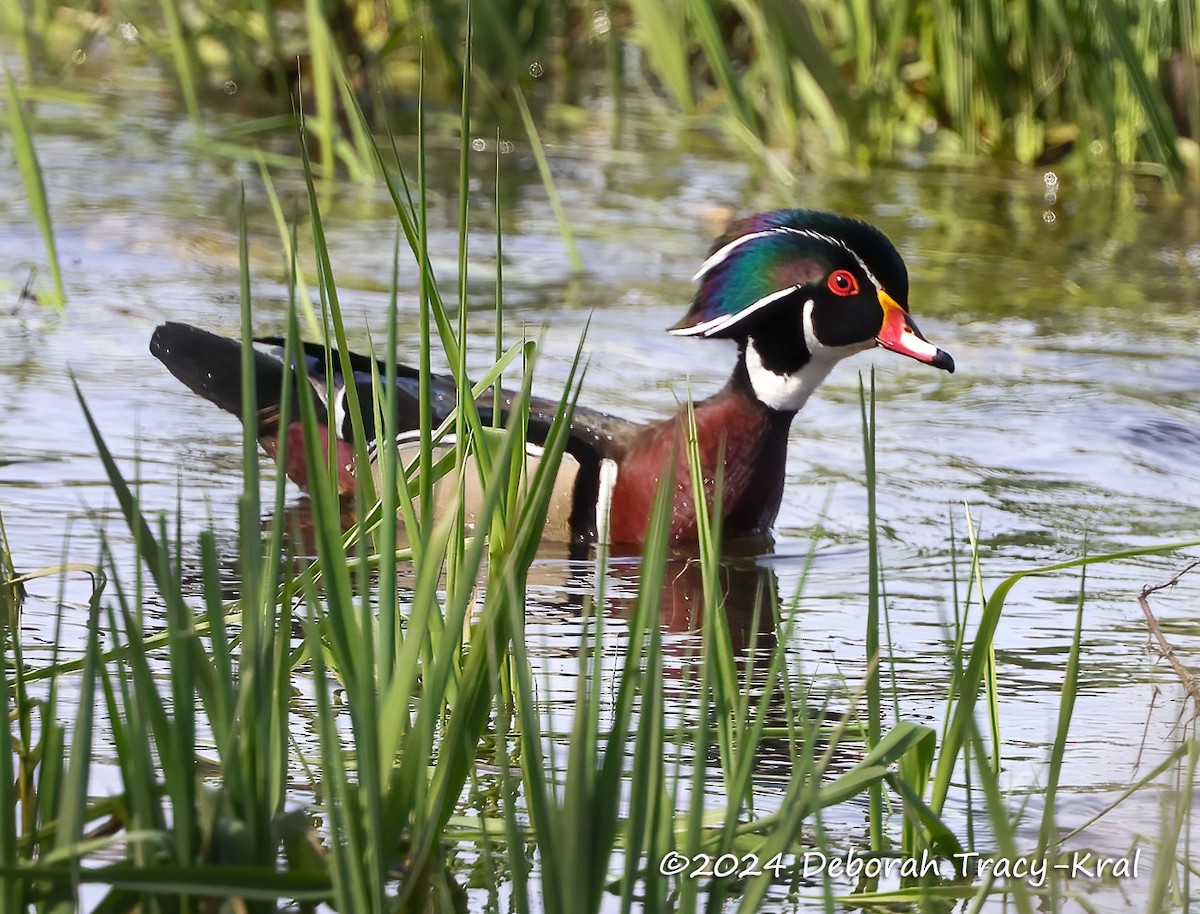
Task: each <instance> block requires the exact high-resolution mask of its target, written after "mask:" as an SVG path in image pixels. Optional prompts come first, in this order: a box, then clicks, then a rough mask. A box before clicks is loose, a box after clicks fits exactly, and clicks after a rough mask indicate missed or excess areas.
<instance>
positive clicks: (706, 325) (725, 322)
mask: <svg viewBox="0 0 1200 914" xmlns="http://www.w3.org/2000/svg"><path fill="white" fill-rule="evenodd" d="M799 288H800V287H799V286H788V287H787V288H786V289H780V290H778V291H777V292H772V293H771V294H770V295H764V296H763V297H762V298H760V299H759V300H758V301H756V302H754V303H753V304H751V305H748V306H747V307H745V308H743V309H742V310H741V311H738V312H737V313H735V314H722V315H721V316H720V317H714V318H713V319H712V320H707V321H704V322H703V323H701V324H696V326H694V327H680V328H679V329H678V330H671V331H669V332H670V333H674V334H675V335H676V336H712V335H713V334H714V333H716V332H717V331H718V330H724V329H725V328H726V327H728V326H730V325H732V324H736V323H737V322H738V321H740V320H743V319H745V318H747V317H749V316H750V315H751V314H753V313H754V312H755V311H759V310H761V309H763V308H765V307H766V306H767V305H769V304H771V302H774V301H779V299H781V298H784V297H786V296H788V295H791V294H792V293H793V292H795V291H796V290H798V289H799Z"/></svg>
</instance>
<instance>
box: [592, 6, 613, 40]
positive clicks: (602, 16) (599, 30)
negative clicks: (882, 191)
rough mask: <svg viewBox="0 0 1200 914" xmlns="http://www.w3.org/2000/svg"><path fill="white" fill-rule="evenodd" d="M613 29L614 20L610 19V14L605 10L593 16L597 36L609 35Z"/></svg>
mask: <svg viewBox="0 0 1200 914" xmlns="http://www.w3.org/2000/svg"><path fill="white" fill-rule="evenodd" d="M611 28H612V20H611V19H609V18H608V13H606V12H604V10H599V11H597V13H596V14H595V15H594V16H592V31H593V32H595V33H596V34H597V35H607V34H608V30H609V29H611Z"/></svg>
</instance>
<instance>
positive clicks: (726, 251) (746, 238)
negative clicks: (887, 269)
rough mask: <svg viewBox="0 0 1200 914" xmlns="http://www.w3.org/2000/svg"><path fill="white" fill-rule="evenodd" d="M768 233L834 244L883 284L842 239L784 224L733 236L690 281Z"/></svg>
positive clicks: (873, 279) (877, 285)
mask: <svg viewBox="0 0 1200 914" xmlns="http://www.w3.org/2000/svg"><path fill="white" fill-rule="evenodd" d="M770 235H800V236H802V237H804V238H812V239H814V240H816V241H824V242H825V243H826V244H832V245H835V246H837V247H839V248H841V249H842V250H843V251H845V252H847V253H848V254H849V255H850V256H851V257H853V258H854V259H855V260H856V261H857V262H858V265H859V266H860V267H861V268H862V271H863V272H864V273H866V274H867V278H868V279H870V280H871V282H873V283H874V284H875V288H876V289H882V288H883V284H882V283H880V281H879V280H878V279H876V278H875V274H874V273H872V272H871V271H870V270H869V269H867V265H866V264H865V263H863V259H862V258H861V257H859V256H858V253H857V252H856V251H854V250H853V249H852V248H850V247H849V246H848V245H847V244H846V243H845V242H844V241H841V240H839V239H837V238H834V237H833V236H832V235H826V234H823V233H821V232H814V231H813V230H812V229H798V228H791V227H790V226H786V225H780V226H776V227H775V228H771V229H766V230H765V231H761V232H750V233H748V234H746V235H740V236H738V237H737V238H734V239H733V241H731V242H729V243H728V244H726V245H723V246H722V247H720V248H719V249H717V250H715V251H713V252H712V254H711V255H710V256H709V258H708V259H707V260H705V261H704V263H702V264H700V269H699V270H697V271H696V275H695V276H693V277H692V282H695V281H696V280H698V279H700V277H702V276H704V275H705V274H707V273H709V272H710V271H711V270H712V269H713V268H714V267H716V266H718V265H719V264H722V263H724V262H725V260H726V259H727V258H728V257H729V255H730V254H732V253H733V252H734V251H735V250H736V249H737V248H739V247H741V246H742V245H743V244H746V243H748V242H750V241H753V240H754V239H756V238H766V237H768V236H770Z"/></svg>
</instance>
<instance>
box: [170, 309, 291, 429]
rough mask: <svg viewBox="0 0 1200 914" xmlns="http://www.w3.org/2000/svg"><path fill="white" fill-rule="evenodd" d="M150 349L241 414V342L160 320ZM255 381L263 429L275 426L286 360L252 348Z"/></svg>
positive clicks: (225, 406)
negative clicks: (283, 362) (282, 360)
mask: <svg viewBox="0 0 1200 914" xmlns="http://www.w3.org/2000/svg"><path fill="white" fill-rule="evenodd" d="M150 353H151V354H152V355H153V356H154V357H155V358H156V359H158V360H159V361H160V362H162V363H163V364H164V365H166V366H167V370H168V371H170V372H171V374H173V375H175V377H177V378H178V379H179V380H180V381H182V382H183V383H184V384H186V385H187V386H188V387H189V388H190V389H191V390H192V391H194V392H195V393H197V394H199V395H200V396H202V397H204V399H206V400H208V401H209V402H211V403H215V404H216V405H217V406H219V407H221V409H223V410H225V411H226V412H228V413H232V414H233V415H235V416H237V417H238V418H239V419H240V418H242V344H241V342H240V341H239V340H231V339H228V338H226V337H223V336H218V335H217V334H215V333H209V332H208V331H207V330H201V329H200V328H199V327H193V326H191V325H190V324H180V323H175V322H170V323H166V324H160V325H159V327H158V328H157V329H156V330H155V331H154V335H153V336H152V337H151V338H150ZM254 374H255V378H254V384H255V391H256V393H257V399H258V427H259V434H264V433H266V432H269V431H273V430H274V429H275V428H276V427H277V425H278V420H279V400H280V395H281V391H282V388H283V364H282V363H281V362H280V361H279V360H278V359H276V358H273V357H272V356H270V355H268V354H267V353H264V352H259V351H258V350H255V352H254Z"/></svg>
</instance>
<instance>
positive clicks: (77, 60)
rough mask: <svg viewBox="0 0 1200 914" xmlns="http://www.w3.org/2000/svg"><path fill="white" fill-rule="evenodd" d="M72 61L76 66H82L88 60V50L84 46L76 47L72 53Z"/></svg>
mask: <svg viewBox="0 0 1200 914" xmlns="http://www.w3.org/2000/svg"><path fill="white" fill-rule="evenodd" d="M71 61H72V63H74V64H75V66H77V67H78V66H82V65H83V64H84V63H85V62H86V61H87V51H85V50H84V49H83V48H76V49H75V53H74V54H72V55H71Z"/></svg>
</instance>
